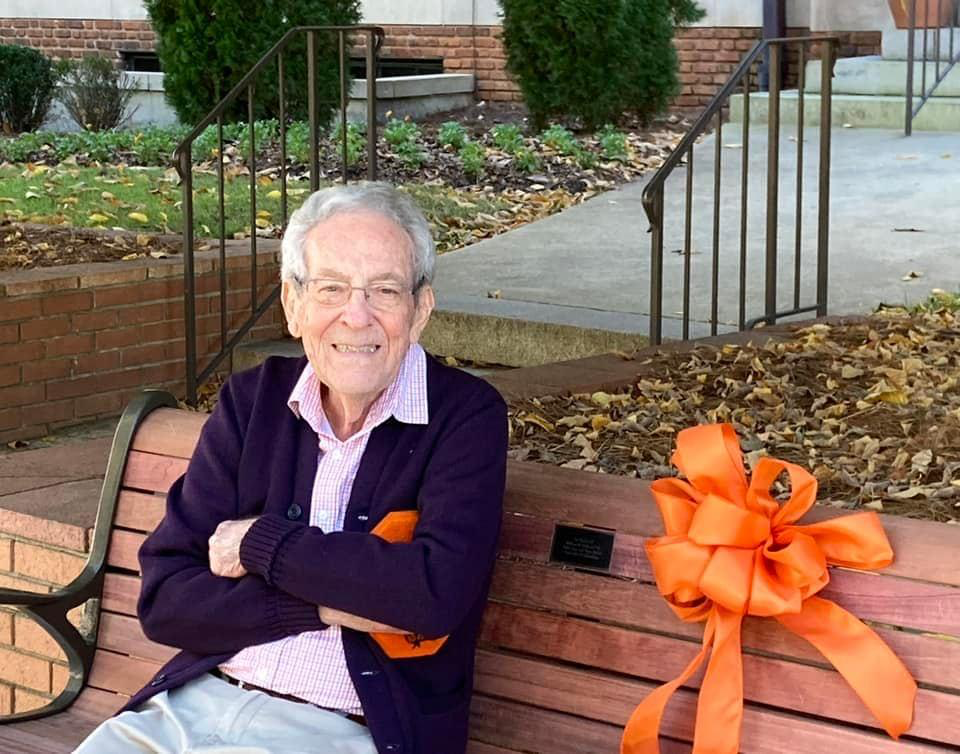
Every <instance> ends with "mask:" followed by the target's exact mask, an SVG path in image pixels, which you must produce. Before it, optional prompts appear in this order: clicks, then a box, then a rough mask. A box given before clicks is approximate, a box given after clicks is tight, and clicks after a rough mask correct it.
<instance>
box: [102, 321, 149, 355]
mask: <svg viewBox="0 0 960 754" xmlns="http://www.w3.org/2000/svg"><path fill="white" fill-rule="evenodd" d="M142 337H143V328H140V327H125V328H122V329H120V330H104V331H103V332H98V333H97V334H96V347H97V350H98V351H103V350H105V349H108V348H122V347H123V346H129V345H133V344H134V343H142V342H143V341H142Z"/></svg>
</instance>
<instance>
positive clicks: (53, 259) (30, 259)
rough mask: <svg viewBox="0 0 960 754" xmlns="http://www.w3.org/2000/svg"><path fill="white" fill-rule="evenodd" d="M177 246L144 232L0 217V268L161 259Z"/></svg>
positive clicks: (173, 242)
mask: <svg viewBox="0 0 960 754" xmlns="http://www.w3.org/2000/svg"><path fill="white" fill-rule="evenodd" d="M181 248H182V247H181V245H180V242H179V241H177V240H173V239H171V238H170V237H162V236H155V235H152V234H146V233H140V234H138V233H115V232H110V231H103V230H91V229H86V228H73V227H69V226H63V225H50V226H47V225H36V224H28V223H14V222H10V221H8V220H0V270H16V269H31V268H34V267H58V266H60V265H65V264H80V263H83V262H115V261H118V260H122V259H137V258H140V257H144V256H148V255H149V256H151V257H154V258H157V259H163V258H166V257H169V256H172V255H174V254H178V253H179V252H180V250H181Z"/></svg>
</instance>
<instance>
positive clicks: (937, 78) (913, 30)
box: [903, 0, 960, 136]
mask: <svg viewBox="0 0 960 754" xmlns="http://www.w3.org/2000/svg"><path fill="white" fill-rule="evenodd" d="M944 1H945V0H936V6H935V7H936V21H937V28H936V32H935V34H934V45H933V55H934V58H935V60H936V64H935V70H934V80H933V83H932V84H931V85H930V87H929V88H927V63H929V62H930V60H929V57H928V56H927V52H928V49H927V32H928V31H929V30H930V8H929V6H928V5H925V6H924V11H925V13H924V19H923V53H922V59H923V70H922V73H921V83H920V101H919V102H918V103H917V104H916V105H914V104H913V65H914V63H915V62H916V35H917V0H910V9H909V11H908V12H907V13H908V17H909V21H908V27H909V28H908V29H907V83H906V97H907V99H906V107H905V108H904V120H905V123H904V127H903V133H904V135H905V136H910V135H911V134H912V133H913V119H914V118H916V117H917V113H919V112H920V110H921V108H923V106H924V105H925V104H926V103H927V100H929V99H930V98H931V97H932V96H933V93H934V91H935V90H936V88H937V87H938V86H940V83H941V82H942V81H943V80H944V79H945V78H946V77H947V74H948V73H950V70H951V69H952V68H953V66H954V65H956V64H957V63H958V62H960V44H957V46H956V48H955V47H954V41H953V38H954V31H955V30H957V27H958V24H960V21H958V15H960V6H958V5H957V4H956V3H955V2H954V4H953V17H952V18H951V19H950V51H949V53H948V55H947V60H946V63H945V67H944V69H943V72H942V73H941V71H940V52H941V50H940V36H941V24H940V11H941V3H942V2H944Z"/></svg>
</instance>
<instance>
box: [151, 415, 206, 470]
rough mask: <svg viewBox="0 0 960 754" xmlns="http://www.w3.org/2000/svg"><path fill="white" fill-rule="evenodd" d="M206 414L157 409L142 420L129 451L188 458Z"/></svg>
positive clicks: (194, 446)
mask: <svg viewBox="0 0 960 754" xmlns="http://www.w3.org/2000/svg"><path fill="white" fill-rule="evenodd" d="M206 421H207V414H202V413H199V412H196V411H183V410H181V409H175V408H158V409H156V410H155V411H152V412H150V415H149V416H147V418H146V419H144V420H143V423H142V424H141V425H140V428H139V430H138V431H137V435H136V437H134V439H133V449H134V450H141V451H144V452H145V453H157V454H159V455H164V456H174V457H176V458H190V456H192V455H193V451H194V448H196V446H197V440H198V439H199V437H200V429H201V428H202V427H203V425H204V424H205V423H206Z"/></svg>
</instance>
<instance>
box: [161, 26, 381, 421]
mask: <svg viewBox="0 0 960 754" xmlns="http://www.w3.org/2000/svg"><path fill="white" fill-rule="evenodd" d="M320 33H336V34H337V40H338V43H339V63H340V107H339V111H340V128H341V141H342V145H341V147H342V153H341V158H342V177H343V181H344V183H346V182H347V175H348V156H347V147H348V143H347V141H348V140H347V106H348V104H349V101H350V92H349V90H348V86H349V81H348V75H347V71H348V62H347V37H348V35H351V34H362V35H364V36H365V38H366V74H367V178H368V179H369V180H376V178H377V120H376V115H377V112H376V102H377V87H376V70H377V56H378V54H379V51H380V48H381V47H382V45H383V40H384V31H383V29H382V28H381V27H379V26H368V25H358V26H298V27H296V28H293V29H290V30H289V31H288V32H287V33H286V34H284V35H283V36H282V37H281V38H280V40H279V41H278V42H277V43H276V44H275V45H273V47H271V48H270V49H269V50H268V51H267V52H266V54H264V55H263V57H261V58H260V60H258V61H257V63H256V64H254V66H253V67H252V68H251V69H250V70H249V71H248V72H247V73H246V75H244V77H243V78H242V79H240V81H239V82H238V83H237V84H236V85H235V86H234V87H233V88H232V89H231V90H230V91H229V92H228V93H227V95H226V96H225V97H223V98H222V99H221V100H220V101H219V102H218V103H217V104H216V106H214V108H213V109H212V110H211V111H210V112H209V113H208V114H207V115H206V116H205V117H204V118H203V119H202V120H201V121H200V122H199V123H198V124H197V125H196V126H195V127H194V128H193V129H192V130H191V131H190V133H189V134H187V136H186V137H185V138H184V139H183V141H181V142H180V144H179V145H178V146H177V148H176V150H174V153H173V160H174V165H175V167H176V170H177V173H178V174H179V176H180V181H181V186H182V191H183V268H184V290H183V302H184V303H183V310H184V339H185V346H184V356H185V360H186V380H185V381H186V400H187V402H188V403H190V404H191V405H196V402H197V388H198V386H199V385H201V384H203V383H204V382H205V381H206V380H207V379H209V378H210V377H211V376H212V375H213V374H214V372H216V370H217V369H218V368H219V367H220V366H221V364H223V362H224V360H225V359H226V358H227V357H228V356H229V357H231V358H232V354H233V349H234V347H235V346H237V345H238V344H239V343H240V341H241V340H242V339H243V338H244V337H245V336H246V335H247V333H248V332H250V330H251V329H252V328H253V327H254V325H255V324H256V323H257V321H259V319H260V318H261V317H262V316H263V315H264V314H265V313H266V312H267V311H268V310H269V309H270V307H272V306H273V305H274V304H275V303H276V302H277V300H278V299H279V298H280V289H281V286H280V283H279V282H277V284H276V285H275V286H274V287H273V288H272V289H271V291H270V292H269V293H268V294H267V295H266V296H265V297H264V298H263V300H262V301H258V300H257V294H258V280H257V271H258V269H257V232H256V230H257V228H256V221H257V201H256V186H257V183H256V181H257V174H256V173H257V171H256V133H255V123H254V95H255V83H256V80H257V76H258V75H259V74H261V73H263V72H264V71H265V70H266V68H267V66H268V65H270V64H272V63H273V62H274V61H276V65H277V75H278V87H277V91H278V93H277V97H278V115H279V118H278V120H279V126H280V133H279V138H280V212H281V216H282V221H281V224H282V226H283V227H285V226H286V224H287V216H288V213H287V151H286V141H287V139H286V133H287V123H286V99H287V98H286V96H285V93H284V83H285V81H284V56H283V54H284V50H285V49H286V48H287V47H288V46H289V45H290V43H291V41H292V40H293V39H295V38H297V37H299V36H301V35H306V38H307V112H308V118H309V124H310V125H309V139H310V157H309V162H310V165H309V168H310V169H309V173H310V189H311V191H316V190H317V189H318V188H319V187H320V154H319V150H318V132H319V114H318V109H317V105H318V101H317V92H316V77H317V70H316V57H317V50H316V47H317V34H320ZM244 96H246V100H247V120H248V123H249V137H250V157H249V165H248V167H249V182H250V314H249V315H248V316H247V318H246V319H245V320H244V321H243V322H242V323H241V324H240V325H239V326H238V327H237V328H236V329H235V331H234V333H233V335H232V336H231V337H229V338H228V337H227V333H228V326H227V299H226V296H227V273H226V227H225V226H226V220H225V208H224V172H223V160H222V159H218V160H217V190H218V206H219V220H220V223H219V273H220V275H219V277H220V279H219V292H220V350H219V351H218V352H217V353H216V354H214V355H213V356H212V357H211V358H210V360H209V361H208V363H207V364H206V366H204V368H203V369H202V370H200V369H199V368H198V357H197V320H196V285H195V279H194V275H195V258H194V238H193V217H194V212H193V209H194V206H193V155H192V151H193V143H194V141H196V139H197V138H198V137H199V136H200V135H201V134H202V133H203V132H204V131H205V130H206V129H207V127H209V126H211V125H213V124H214V123H216V125H217V154H218V156H219V155H222V154H223V125H224V116H225V114H226V112H227V108H228V107H230V106H231V105H232V104H233V103H235V102H237V101H238V100H240V99H241V98H243V97H244Z"/></svg>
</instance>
